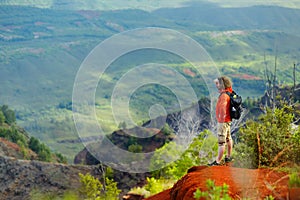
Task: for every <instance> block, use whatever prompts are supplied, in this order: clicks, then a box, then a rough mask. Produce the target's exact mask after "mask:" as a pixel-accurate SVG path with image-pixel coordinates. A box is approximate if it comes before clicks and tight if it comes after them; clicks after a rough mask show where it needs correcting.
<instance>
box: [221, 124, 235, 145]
mask: <svg viewBox="0 0 300 200" xmlns="http://www.w3.org/2000/svg"><path fill="white" fill-rule="evenodd" d="M230 125H231V122H227V123H218V125H217V134H218V143H219V146H223V145H225V143H226V142H228V141H230V140H232V138H231V133H230Z"/></svg>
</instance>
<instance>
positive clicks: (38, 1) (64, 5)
mask: <svg viewBox="0 0 300 200" xmlns="http://www.w3.org/2000/svg"><path fill="white" fill-rule="evenodd" d="M199 2H201V3H203V2H204V3H210V4H215V5H220V6H222V7H248V6H254V5H276V6H282V7H290V8H300V3H299V1H297V0H290V1H274V0H271V1H261V0H243V1H234V0H206V1H199V0H173V1H169V0H161V1H148V0H130V1H127V2H126V3H124V1H123V0H85V1H80V0H26V1H23V0H1V1H0V5H20V6H31V7H38V8H54V9H62V10H120V9H142V10H155V9H159V8H163V7H169V8H174V7H183V6H189V5H191V4H194V3H199Z"/></svg>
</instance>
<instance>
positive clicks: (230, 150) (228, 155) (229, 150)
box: [227, 139, 233, 158]
mask: <svg viewBox="0 0 300 200" xmlns="http://www.w3.org/2000/svg"><path fill="white" fill-rule="evenodd" d="M232 146H233V142H232V139H231V140H228V142H227V158H230V156H231V152H232Z"/></svg>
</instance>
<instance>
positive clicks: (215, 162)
mask: <svg viewBox="0 0 300 200" xmlns="http://www.w3.org/2000/svg"><path fill="white" fill-rule="evenodd" d="M218 165H220V163H217V161H216V160H215V161H214V162H212V163H209V164H208V166H218Z"/></svg>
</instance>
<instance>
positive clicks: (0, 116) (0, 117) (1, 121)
mask: <svg viewBox="0 0 300 200" xmlns="http://www.w3.org/2000/svg"><path fill="white" fill-rule="evenodd" d="M4 122H5V116H4V114H3V112H2V110H0V125H2V124H3V123H4Z"/></svg>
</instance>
